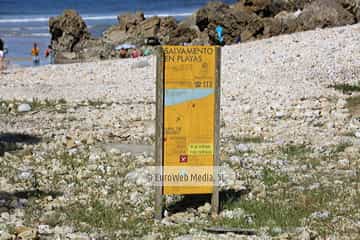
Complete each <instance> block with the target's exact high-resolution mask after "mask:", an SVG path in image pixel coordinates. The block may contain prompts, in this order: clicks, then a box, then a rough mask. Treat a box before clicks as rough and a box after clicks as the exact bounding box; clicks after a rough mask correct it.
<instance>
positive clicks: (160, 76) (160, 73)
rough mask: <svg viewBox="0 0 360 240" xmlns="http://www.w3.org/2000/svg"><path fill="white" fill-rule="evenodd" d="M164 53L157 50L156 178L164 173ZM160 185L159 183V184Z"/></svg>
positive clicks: (158, 197) (159, 200) (159, 197)
mask: <svg viewBox="0 0 360 240" xmlns="http://www.w3.org/2000/svg"><path fill="white" fill-rule="evenodd" d="M163 99H164V52H163V49H162V48H161V47H159V48H158V49H157V56H156V120H155V124H156V130H155V132H156V133H155V136H156V144H155V161H156V170H155V174H156V176H161V175H162V172H163V157H164V156H163V136H164V132H163V131H164V129H163V127H164V100H163ZM157 184H159V183H157ZM162 184H163V183H162V181H161V184H160V185H157V186H155V219H156V220H161V219H162V217H163V186H162Z"/></svg>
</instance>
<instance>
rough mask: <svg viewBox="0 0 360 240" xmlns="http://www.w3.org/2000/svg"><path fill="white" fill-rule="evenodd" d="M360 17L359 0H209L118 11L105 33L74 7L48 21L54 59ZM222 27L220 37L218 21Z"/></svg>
mask: <svg viewBox="0 0 360 240" xmlns="http://www.w3.org/2000/svg"><path fill="white" fill-rule="evenodd" d="M359 20H360V0H239V1H238V2H237V3H235V4H232V5H229V4H225V3H222V2H209V3H208V4H207V5H205V6H204V7H202V8H200V9H199V10H198V11H196V12H195V13H194V14H193V15H191V16H190V17H188V18H186V19H184V20H182V21H181V22H177V21H176V19H175V18H174V17H157V16H154V17H149V18H146V17H145V15H144V13H143V12H136V13H125V14H122V15H120V16H118V24H117V25H115V26H111V27H110V28H108V29H107V30H106V31H105V32H104V33H103V36H102V37H101V38H98V39H94V38H93V37H91V35H90V33H89V31H88V29H87V27H86V24H85V22H84V21H83V19H82V18H81V17H80V16H79V14H78V13H77V12H75V11H73V10H67V11H65V12H64V13H63V14H62V15H61V16H58V17H55V18H51V19H50V21H49V27H50V33H51V35H52V46H53V48H54V49H55V51H56V52H57V53H58V54H57V57H56V62H63V61H65V62H68V61H83V60H93V59H103V58H110V56H111V51H112V49H114V47H115V46H117V45H119V44H123V43H130V44H134V45H137V46H139V47H141V46H144V45H146V40H147V39H149V38H152V39H157V40H159V42H160V43H161V44H171V45H183V44H191V45H207V44H225V45H230V44H234V43H238V42H246V41H250V40H256V39H263V38H269V37H273V36H277V35H280V34H289V33H294V32H298V31H306V30H312V29H316V28H326V27H334V26H342V25H348V24H354V23H356V22H358V21H359ZM219 25H220V26H222V28H223V36H222V37H223V42H222V43H220V42H219V37H218V33H217V32H216V28H217V26H219Z"/></svg>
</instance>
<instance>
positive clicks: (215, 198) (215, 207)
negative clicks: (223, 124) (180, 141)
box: [211, 47, 221, 218]
mask: <svg viewBox="0 0 360 240" xmlns="http://www.w3.org/2000/svg"><path fill="white" fill-rule="evenodd" d="M220 79H221V48H220V47H217V48H216V86H215V131H214V141H215V143H214V144H215V148H214V190H213V194H212V199H211V216H212V217H213V218H216V217H217V216H218V213H219V204H220V199H219V187H218V185H219V180H218V170H217V168H218V167H219V165H220V98H221V83H220V82H221V81H220Z"/></svg>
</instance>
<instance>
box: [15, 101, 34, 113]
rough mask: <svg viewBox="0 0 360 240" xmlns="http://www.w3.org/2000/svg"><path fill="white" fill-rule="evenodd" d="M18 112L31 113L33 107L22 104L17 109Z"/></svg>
mask: <svg viewBox="0 0 360 240" xmlns="http://www.w3.org/2000/svg"><path fill="white" fill-rule="evenodd" d="M17 111H18V112H21V113H22V112H30V111H31V106H30V105H29V104H27V103H23V104H20V105H19V106H18V107H17Z"/></svg>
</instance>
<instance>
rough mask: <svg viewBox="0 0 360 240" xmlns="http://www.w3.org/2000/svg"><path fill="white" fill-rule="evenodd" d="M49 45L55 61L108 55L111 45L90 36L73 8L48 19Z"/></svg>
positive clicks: (70, 60) (69, 60)
mask: <svg viewBox="0 0 360 240" xmlns="http://www.w3.org/2000/svg"><path fill="white" fill-rule="evenodd" d="M49 28H50V33H51V45H52V47H53V49H54V51H55V53H56V55H55V56H56V57H55V62H56V63H71V62H78V61H89V60H96V59H104V58H108V57H110V52H111V49H112V46H111V45H110V44H107V43H106V42H104V41H103V40H102V39H94V38H92V37H91V35H90V33H89V31H88V29H87V26H86V24H85V22H84V20H83V19H82V18H81V16H80V15H79V14H78V13H77V12H76V11H74V10H65V11H64V13H63V14H62V15H60V16H57V17H52V18H50V20H49Z"/></svg>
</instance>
